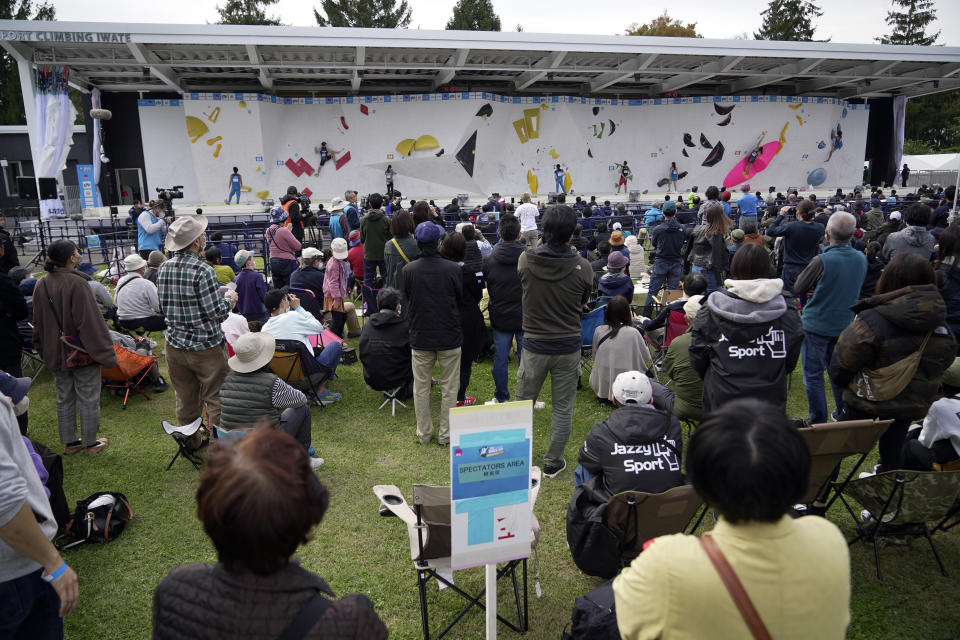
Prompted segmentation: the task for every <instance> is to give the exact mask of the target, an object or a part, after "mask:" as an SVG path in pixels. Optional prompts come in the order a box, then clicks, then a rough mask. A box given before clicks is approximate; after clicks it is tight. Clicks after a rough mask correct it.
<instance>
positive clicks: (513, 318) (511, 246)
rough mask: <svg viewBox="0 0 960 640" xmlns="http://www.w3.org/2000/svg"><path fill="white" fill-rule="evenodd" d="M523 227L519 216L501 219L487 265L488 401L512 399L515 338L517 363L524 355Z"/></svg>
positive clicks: (485, 268)
mask: <svg viewBox="0 0 960 640" xmlns="http://www.w3.org/2000/svg"><path fill="white" fill-rule="evenodd" d="M524 195H526V194H524ZM531 206H532V205H531ZM520 208H523V205H521V207H520ZM520 228H521V226H520V223H519V222H518V221H517V219H516V218H515V217H513V216H504V218H503V220H501V221H500V242H499V243H498V244H497V246H495V247H494V248H493V252H492V253H491V254H490V257H489V258H487V259H486V260H485V261H484V265H483V275H484V277H485V278H486V279H487V291H488V293H489V296H490V302H489V304H488V305H487V311H488V312H489V313H490V326H491V328H492V329H493V347H494V352H493V371H492V373H493V384H494V387H495V390H494V394H493V400H491V401H489V402H487V404H497V403H500V402H509V401H510V381H509V376H508V373H507V362H508V361H509V359H510V346H511V344H512V343H513V342H514V341H516V344H517V362H519V361H520V358H521V356H522V355H523V288H522V287H521V285H520V274H519V273H517V262H518V261H519V260H520V256H521V255H522V254H523V251H524V245H523V242H521V241H520V238H519V235H520Z"/></svg>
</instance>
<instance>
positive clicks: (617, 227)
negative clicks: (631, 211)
mask: <svg viewBox="0 0 960 640" xmlns="http://www.w3.org/2000/svg"><path fill="white" fill-rule="evenodd" d="M613 228H614V229H616V230H617V231H619V230H620V229H623V225H622V224H620V223H619V222H614V223H613Z"/></svg>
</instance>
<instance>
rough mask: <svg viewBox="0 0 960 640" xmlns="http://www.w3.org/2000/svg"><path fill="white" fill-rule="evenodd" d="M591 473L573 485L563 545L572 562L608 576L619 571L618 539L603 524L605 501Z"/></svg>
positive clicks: (589, 570)
mask: <svg viewBox="0 0 960 640" xmlns="http://www.w3.org/2000/svg"><path fill="white" fill-rule="evenodd" d="M599 480H600V476H594V477H592V478H590V479H589V480H587V481H586V482H584V483H583V484H581V485H580V486H579V487H577V488H576V489H574V491H573V497H572V498H571V499H570V506H569V507H568V508H567V546H569V547H570V554H571V555H572V556H573V562H574V564H576V565H577V567H578V568H579V569H580V571H583V572H584V573H585V574H587V575H590V576H600V577H601V578H612V577H613V576H615V575H617V573H619V572H620V568H621V566H622V565H621V559H620V541H619V540H617V536H616V535H614V534H613V532H612V531H610V529H608V528H607V527H606V526H604V524H603V514H604V512H605V511H606V509H607V501H606V500H604V499H603V496H602V495H601V494H600V493H599V492H598V491H597V490H596V489H595V485H596V483H597V482H599Z"/></svg>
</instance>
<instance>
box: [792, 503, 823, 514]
mask: <svg viewBox="0 0 960 640" xmlns="http://www.w3.org/2000/svg"><path fill="white" fill-rule="evenodd" d="M793 510H794V511H796V512H797V515H800V516H822V515H823V514H824V513H825V512H826V510H827V508H826V506H825V505H820V506H817V505H815V504H813V503H810V504H795V505H793Z"/></svg>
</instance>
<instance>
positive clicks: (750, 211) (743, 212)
mask: <svg viewBox="0 0 960 640" xmlns="http://www.w3.org/2000/svg"><path fill="white" fill-rule="evenodd" d="M740 190H741V191H743V195H742V196H740V197H739V198H738V199H737V209H738V210H739V212H740V220H739V224H738V226H739V228H740V229H743V228H744V227H746V226H747V225H748V224H752V225H753V226H756V225H757V196H755V195H753V194H752V193H750V184H749V183H747V184H745V185H743V186H742V187H740Z"/></svg>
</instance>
